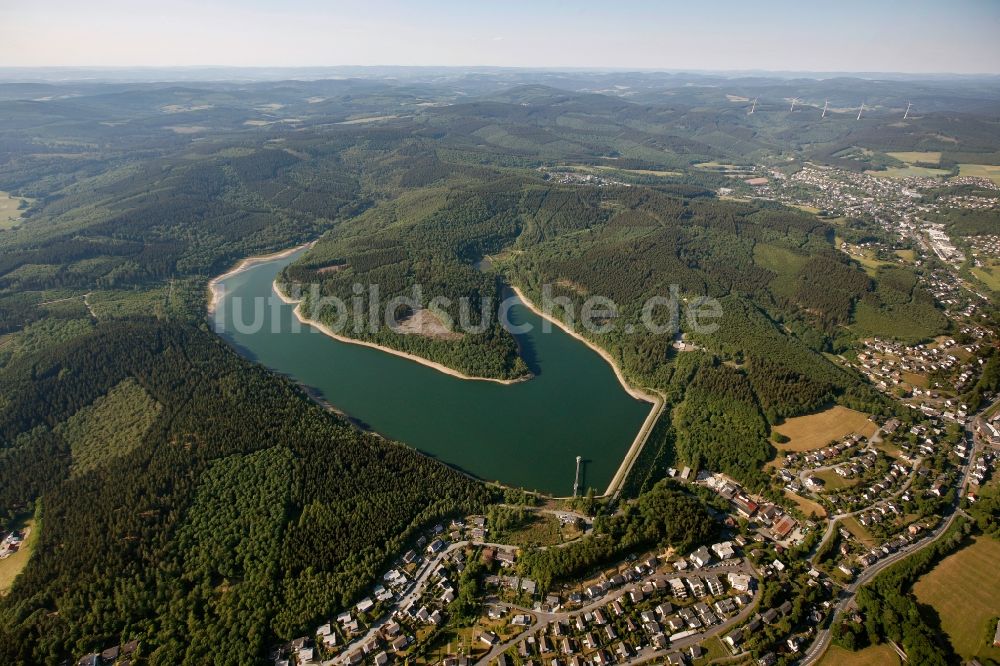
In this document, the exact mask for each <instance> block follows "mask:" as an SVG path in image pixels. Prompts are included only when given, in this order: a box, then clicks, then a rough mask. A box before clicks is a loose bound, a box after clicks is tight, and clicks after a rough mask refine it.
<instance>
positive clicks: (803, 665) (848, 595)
mask: <svg viewBox="0 0 1000 666" xmlns="http://www.w3.org/2000/svg"><path fill="white" fill-rule="evenodd" d="M996 404H1000V400H997V401H996V402H994V403H993V404H991V405H989V406H988V407H986V408H984V409H982V410H980V412H979V414H980V415H981V414H983V413H984V412H986V411H988V410H989V409H991V408H992V407H993V406H994V405H996ZM981 418H982V417H981V416H976V418H975V419H970V420H969V422H968V423H967V424H966V426H965V430H966V432H967V433H968V435H969V436H971V437H972V450H971V451H970V452H969V456H968V458H967V459H966V461H965V463H964V464H963V465H962V466H961V468H960V469H961V474H959V477H958V478H959V483H958V493H956V496H955V502H954V503H953V504H952V506H951V511H950V512H949V513H948V517H947V518H946V519H945V520H943V521H942V522H941V524H940V525H938V527H937V528H935V529H934V530H933V531H932V532H930V533H929V534H928V535H927V536H925V537H924V538H923V539H921V540H920V541H916V542H914V543H912V544H910V545H908V546H906V547H905V548H901V549H900V550H899V551H897V552H896V553H893V554H892V555H890V556H889V557H887V558H885V559H884V560H881V561H880V562H878V563H877V564H873V565H872V566H870V567H868V568H867V569H865V570H864V571H863V572H862V573H861V574H860V575H859V576H858V577H857V578H856V579H855V580H854V581H853V582H852V583H851V584H850V585H848V586H847V587H845V588H844V589H843V591H842V592H841V598H840V601H839V602H838V603H837V606H836V607H835V608H834V610H833V613H832V614H831V616H830V621H829V623H828V624H827V627H826V628H825V629H821V630H819V631H818V632H816V638H815V639H813V642H812V644H811V645H810V646H809V649H808V650H806V651H805V653H804V654H803V656H802V659H800V660H799V662H798V663H799V665H800V666H809V665H810V664H814V663H816V662H817V661H818V660H819V659H820V658H821V657H822V656H823V653H824V652H826V648H827V647H828V646H829V645H830V639H831V637H832V636H831V629H830V628H831V627H833V626H834V624H835V623H836V622H837V620H838V618H839V616H840V615H841V614H842V613H844V612H845V611H846V610H847V609H848V608H850V606H851V604H853V603H854V596H855V594H857V591H858V589H860V587H861V586H862V585H864V584H865V583H868V582H869V581H871V580H872V579H873V578H875V576H877V575H878V574H879V573H881V572H882V571H884V570H885V569H886V568H887V567H890V566H892V565H893V564H895V563H897V562H899V561H900V560H902V559H904V558H906V557H908V556H910V555H912V554H913V553H916V552H919V551H921V550H923V549H924V548H926V547H927V546H929V545H931V544H932V543H934V542H935V541H937V540H938V539H939V538H940V537H941V535H943V534H944V533H945V532H946V531H947V530H948V528H950V527H951V526H952V524H953V523H954V522H955V519H956V518H957V517H958V516H959V514H960V513H962V511H961V509H959V504H960V503H961V500H962V496H963V495H964V494H965V489H966V488H967V487H968V485H969V474H970V472H971V471H972V463H973V461H974V460H975V459H976V455H977V453H978V451H979V438H978V436H977V435H976V432H975V430H976V429H975V428H974V427H973V425H974V424H976V423H978V422H979V421H980V419H981Z"/></svg>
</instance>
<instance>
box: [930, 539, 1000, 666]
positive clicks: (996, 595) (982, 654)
mask: <svg viewBox="0 0 1000 666" xmlns="http://www.w3.org/2000/svg"><path fill="white" fill-rule="evenodd" d="M998 562H1000V541H998V540H996V539H993V538H990V537H988V536H980V537H977V538H975V539H974V540H973V542H972V543H971V544H969V545H968V546H965V547H963V548H962V549H961V550H959V551H958V552H956V553H953V554H952V555H949V556H948V557H946V558H944V559H943V560H941V562H940V563H938V565H937V566H936V567H934V568H933V569H931V570H930V571H929V572H928V573H927V574H925V575H924V576H921V578H920V580H918V581H917V583H916V584H915V585H914V586H913V593H914V594H915V595H916V597H917V599H918V600H919V601H920V603H924V604H928V605H930V606H932V607H933V608H934V610H936V611H937V613H938V615H939V616H940V618H941V628H942V629H943V630H944V632H945V633H946V634H947V635H948V638H949V639H950V640H951V644H952V645H953V646H954V648H955V651H956V652H957V653H958V654H959V655H960V656H961V657H962V658H963V659H965V660H971V659H973V658H979V659H980V660H981V661H986V659H992V660H995V661H1000V648H995V647H993V646H992V638H993V637H992V632H991V633H990V636H989V637H987V633H986V622H987V621H988V620H989V619H990V618H994V617H996V616H997V615H1000V576H997V575H996V571H997V563H998ZM994 629H995V627H994Z"/></svg>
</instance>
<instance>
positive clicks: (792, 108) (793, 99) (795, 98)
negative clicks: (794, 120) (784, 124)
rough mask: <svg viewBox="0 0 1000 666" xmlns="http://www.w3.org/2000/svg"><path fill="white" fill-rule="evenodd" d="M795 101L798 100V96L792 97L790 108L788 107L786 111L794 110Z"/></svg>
mask: <svg viewBox="0 0 1000 666" xmlns="http://www.w3.org/2000/svg"><path fill="white" fill-rule="evenodd" d="M797 101H799V98H798V97H793V98H792V106H791V108H790V109H788V112H789V113H792V112H793V111H795V103H796V102H797Z"/></svg>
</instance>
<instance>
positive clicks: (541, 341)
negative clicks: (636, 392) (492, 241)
mask: <svg viewBox="0 0 1000 666" xmlns="http://www.w3.org/2000/svg"><path fill="white" fill-rule="evenodd" d="M294 258H295V257H287V258H284V259H278V260H275V261H272V262H268V263H265V264H260V265H257V266H254V267H252V268H250V269H248V270H246V271H244V272H242V273H239V274H237V275H235V276H233V277H231V278H229V279H227V280H225V281H224V283H223V284H224V286H225V288H226V296H225V298H224V299H223V301H222V303H221V304H220V312H219V314H218V315H217V321H221V322H222V323H223V325H224V327H223V328H221V329H220V328H219V327H218V326H217V329H218V330H219V332H220V334H221V335H222V336H223V337H224V338H225V339H226V340H228V341H229V342H231V343H232V344H234V346H235V347H236V348H237V349H239V350H240V352H241V353H243V354H244V355H245V356H247V357H249V358H251V359H253V360H256V361H258V362H260V363H262V364H264V365H266V366H268V367H269V368H272V369H274V370H276V371H278V372H280V373H283V374H285V375H288V376H290V377H292V378H294V379H296V380H297V381H299V382H301V383H302V384H304V385H306V386H309V387H311V388H313V389H315V390H316V391H317V392H318V393H320V394H321V395H322V396H323V397H324V398H325V399H326V400H327V401H329V402H330V403H331V404H332V405H334V406H336V407H337V409H339V410H341V411H343V412H345V413H347V414H349V415H350V416H351V417H352V418H354V419H356V420H357V421H359V422H361V423H363V424H364V425H365V426H367V427H369V428H371V429H372V430H375V431H376V432H379V433H381V434H383V435H385V436H386V437H390V438H392V439H396V440H399V441H402V442H405V443H407V444H409V445H411V446H413V447H415V448H417V449H419V450H421V451H423V452H424V453H427V454H429V455H432V456H434V457H436V458H438V459H440V460H442V461H445V462H447V463H449V464H452V465H454V466H457V467H459V468H461V469H463V470H465V471H467V472H470V473H472V474H474V475H476V476H478V477H480V478H483V479H487V480H499V481H502V482H504V483H508V484H511V485H517V486H522V487H525V488H528V489H535V490H541V491H544V492H548V493H553V494H556V495H570V494H572V492H573V474H574V470H575V465H576V456H578V455H579V456H582V457H583V459H584V461H585V464H584V479H583V484H582V487H583V488H586V487H588V486H592V487H593V488H594V489H595V490H596V492H597V493H598V494H600V493H602V492H604V490H605V488H606V487H607V485H608V483H609V482H610V480H611V477H612V476H614V473H615V471H616V470H617V469H618V466H619V465H620V464H621V461H622V459H623V458H624V456H625V452H626V451H627V450H628V447H629V446H630V445H631V444H632V440H633V439H634V438H635V435H636V433H637V432H638V431H639V428H640V426H641V425H642V422H643V420H644V419H645V418H646V415H647V414H648V413H649V410H650V405H649V404H648V403H645V402H641V401H638V400H635V399H634V398H632V397H631V396H630V395H628V394H627V393H626V392H625V391H624V389H623V388H622V386H621V385H620V384H619V383H618V380H617V379H616V378H615V375H614V372H613V370H612V369H611V368H610V367H609V366H608V364H607V363H605V362H604V360H603V359H602V358H601V357H600V356H598V355H597V354H595V353H594V352H593V351H591V350H590V349H588V348H587V347H586V346H585V345H583V344H581V343H580V342H578V341H576V340H574V339H573V338H571V337H570V336H568V335H566V334H565V333H563V332H562V331H560V330H559V329H558V328H555V327H552V328H553V330H552V331H551V332H542V330H541V323H542V320H541V318H540V317H538V316H537V315H535V314H534V313H533V312H531V311H530V310H528V309H527V308H526V307H524V306H523V305H520V304H518V305H515V306H514V307H513V308H511V322H512V323H513V324H520V323H525V322H527V323H530V324H532V326H533V330H532V332H530V333H527V334H524V335H522V336H519V342H520V343H521V345H522V349H524V350H525V353H524V355H525V357H526V358H527V359H528V360H529V365H532V366H533V367H534V369H535V370H536V372H537V373H538V374H537V376H536V377H535V378H533V379H532V380H531V381H527V382H522V383H518V384H510V385H503V384H497V383H494V382H483V381H469V380H463V379H458V378H455V377H451V376H448V375H446V374H444V373H441V372H438V371H437V370H434V369H432V368H428V367H426V366H424V365H421V364H419V363H414V362H412V361H408V360H406V359H403V358H400V357H398V356H393V355H392V354H387V353H384V352H381V351H379V350H377V349H371V348H368V347H362V346H360V345H352V344H348V343H342V342H338V341H336V340H334V339H332V338H330V337H328V336H326V335H324V334H322V333H320V332H318V331H316V330H315V329H313V328H312V327H309V326H301V330H300V331H299V332H293V328H292V326H293V320H294V315H293V314H292V310H293V306H291V305H287V304H285V303H282V302H281V301H280V300H279V299H277V298H276V297H274V296H273V295H272V287H271V285H272V282H273V281H274V278H275V276H276V275H277V274H278V273H279V272H280V271H281V269H282V268H284V267H285V266H286V265H287V264H288V263H290V262H291V261H293V260H294ZM257 297H260V298H263V299H267V301H266V304H263V305H260V306H255V298H257ZM237 306H238V308H237ZM255 307H256V308H257V309H258V310H259V314H258V316H260V315H265V316H264V318H263V321H264V322H266V325H264V326H262V327H259V328H260V330H259V331H255V332H245V333H241V332H239V330H238V329H237V327H236V326H235V324H236V318H237V317H240V318H241V319H239V321H240V322H243V323H245V324H246V325H247V326H246V327H244V329H248V328H252V327H249V325H250V324H251V323H252V322H253V321H254V316H255ZM237 309H238V310H239V312H237ZM272 323H274V324H276V326H272ZM272 329H273V330H272ZM401 482H405V480H401Z"/></svg>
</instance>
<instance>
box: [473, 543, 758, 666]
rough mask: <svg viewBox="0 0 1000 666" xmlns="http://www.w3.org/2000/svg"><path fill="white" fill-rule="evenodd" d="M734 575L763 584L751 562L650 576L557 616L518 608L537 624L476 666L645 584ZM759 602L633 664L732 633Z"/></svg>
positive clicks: (641, 656) (645, 654)
mask: <svg viewBox="0 0 1000 666" xmlns="http://www.w3.org/2000/svg"><path fill="white" fill-rule="evenodd" d="M730 572H738V573H748V574H750V575H752V576H755V577H756V578H757V579H758V580H760V573H759V572H758V571H757V570H756V569H754V567H753V565H751V564H750V563H749V562H748V561H747V560H742V561H741V562H740V563H739V564H732V565H726V566H718V565H716V566H714V567H707V568H704V569H697V570H695V571H691V572H678V573H673V572H670V573H664V572H654V573H652V574H649V575H648V576H645V577H643V579H642V580H641V581H638V582H635V583H630V584H629V585H624V586H622V587H620V588H618V589H617V590H615V591H613V592H611V593H610V594H606V595H604V596H603V597H601V598H600V599H597V600H595V601H592V602H590V603H589V604H587V605H585V606H582V607H580V608H577V609H575V610H572V611H560V612H556V613H539V612H537V611H532V610H528V609H525V608H518V607H517V606H514V608H518V610H521V611H523V612H527V613H531V614H533V615H534V616H535V621H534V622H533V623H532V624H531V625H529V626H528V627H527V628H526V629H525V630H524V631H522V632H521V633H519V634H518V635H517V636H514V637H513V638H510V639H508V640H507V641H505V642H503V643H498V644H497V645H495V646H493V648H492V649H491V650H490V651H489V652H487V653H486V655H484V656H483V657H482V658H480V659H479V661H477V662H476V666H487V664H489V663H490V662H491V661H493V660H494V659H496V658H497V657H499V656H500V654H502V653H503V652H506V651H507V650H509V649H510V648H511V647H513V646H515V645H517V644H518V643H520V642H521V641H522V640H524V639H526V638H527V637H528V636H530V635H532V634H534V633H535V632H536V631H538V630H539V629H541V628H543V627H545V626H547V625H548V624H550V623H551V622H556V621H559V620H569V619H571V618H574V617H576V616H577V615H581V614H583V613H587V612H590V611H593V610H595V609H597V608H602V607H604V606H607V605H608V604H610V603H611V602H612V601H614V600H615V599H618V598H619V597H621V596H623V595H625V594H627V593H629V592H631V591H632V590H634V589H636V588H637V587H641V586H642V584H643V583H645V582H648V581H654V580H667V579H670V578H676V577H677V576H679V575H684V574H685V573H687V574H690V575H695V574H697V573H713V574H721V575H725V574H727V573H730ZM759 599H760V595H759V594H758V595H755V597H754V602H753V603H752V604H749V605H748V606H746V608H743V609H741V610H740V612H739V613H737V614H736V615H734V616H733V617H731V618H729V619H727V620H726V621H725V622H723V623H722V624H719V625H716V626H714V627H712V628H711V629H708V630H707V631H704V632H702V633H698V634H695V635H694V636H689V637H688V638H683V639H681V640H679V641H677V642H675V643H673V644H671V646H670V647H669V648H668V649H666V650H656V651H650V650H649V648H647V649H646V650H643V651H641V652H640V653H639V655H637V656H636V657H633V659H631V660H630V661H629V663H641V662H645V661H649V660H650V659H655V658H658V657H662V656H665V655H667V654H669V653H671V652H675V651H677V650H682V649H684V648H686V647H690V646H691V645H694V644H695V643H698V642H700V641H703V640H705V639H706V638H710V637H712V636H715V635H717V634H719V633H721V632H723V631H725V630H726V629H729V628H730V627H733V626H735V625H737V624H739V623H741V622H743V621H744V620H745V619H746V618H748V617H750V614H751V613H752V612H753V611H754V610H755V609H756V608H757V604H758V601H759ZM508 605H510V604H508Z"/></svg>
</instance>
